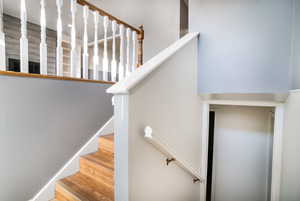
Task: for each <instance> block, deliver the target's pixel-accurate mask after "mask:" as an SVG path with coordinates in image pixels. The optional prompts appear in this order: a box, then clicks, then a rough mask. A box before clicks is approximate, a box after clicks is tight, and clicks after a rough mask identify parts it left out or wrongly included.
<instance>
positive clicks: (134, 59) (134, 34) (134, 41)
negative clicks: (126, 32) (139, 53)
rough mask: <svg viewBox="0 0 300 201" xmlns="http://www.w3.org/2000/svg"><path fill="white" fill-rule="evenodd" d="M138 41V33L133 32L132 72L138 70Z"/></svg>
mask: <svg viewBox="0 0 300 201" xmlns="http://www.w3.org/2000/svg"><path fill="white" fill-rule="evenodd" d="M136 40H137V36H136V32H135V31H133V32H132V67H131V71H132V72H133V71H135V70H136V68H137V60H136Z"/></svg>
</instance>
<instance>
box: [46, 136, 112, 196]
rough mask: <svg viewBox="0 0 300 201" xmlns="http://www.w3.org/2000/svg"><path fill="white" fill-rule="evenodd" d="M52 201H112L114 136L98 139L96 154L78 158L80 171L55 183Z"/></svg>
mask: <svg viewBox="0 0 300 201" xmlns="http://www.w3.org/2000/svg"><path fill="white" fill-rule="evenodd" d="M55 193H56V194H55V199H53V200H52V201H114V136H113V135H107V136H102V137H100V138H99V149H98V151H97V152H95V153H92V154H88V155H86V156H83V157H81V158H80V171H79V172H78V173H76V174H74V175H72V176H69V177H66V178H63V179H61V180H59V181H58V182H57V183H56V191H55Z"/></svg>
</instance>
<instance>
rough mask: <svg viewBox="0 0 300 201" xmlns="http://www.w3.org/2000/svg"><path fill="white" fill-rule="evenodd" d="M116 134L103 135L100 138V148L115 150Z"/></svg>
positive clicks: (109, 150)
mask: <svg viewBox="0 0 300 201" xmlns="http://www.w3.org/2000/svg"><path fill="white" fill-rule="evenodd" d="M114 144H115V143H114V135H103V136H101V137H100V138H99V149H100V150H106V151H108V152H111V153H113V152H114V149H115V148H114V147H115V146H114Z"/></svg>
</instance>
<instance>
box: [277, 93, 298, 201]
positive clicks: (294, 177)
mask: <svg viewBox="0 0 300 201" xmlns="http://www.w3.org/2000/svg"><path fill="white" fill-rule="evenodd" d="M285 109H286V111H285V127H284V133H283V161H282V180H281V199H280V200H281V201H299V200H300V179H299V170H300V160H299V153H300V135H299V130H300V124H299V114H300V91H294V92H291V94H290V96H289V98H288V101H287V104H286V108H285Z"/></svg>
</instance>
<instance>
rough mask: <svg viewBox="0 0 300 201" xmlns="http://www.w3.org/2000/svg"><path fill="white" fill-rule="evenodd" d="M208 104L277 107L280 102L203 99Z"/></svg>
mask: <svg viewBox="0 0 300 201" xmlns="http://www.w3.org/2000/svg"><path fill="white" fill-rule="evenodd" d="M204 102H206V103H208V104H210V105H238V106H256V107H277V106H278V105H281V104H282V103H280V102H271V101H241V100H208V101H204Z"/></svg>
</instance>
